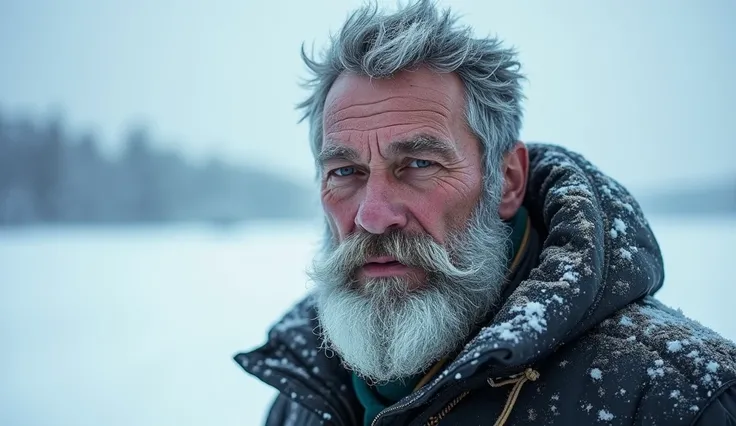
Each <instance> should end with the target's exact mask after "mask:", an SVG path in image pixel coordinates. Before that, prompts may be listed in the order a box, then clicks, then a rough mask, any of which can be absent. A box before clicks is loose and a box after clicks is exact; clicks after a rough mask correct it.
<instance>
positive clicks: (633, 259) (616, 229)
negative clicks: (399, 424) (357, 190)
mask: <svg viewBox="0 0 736 426" xmlns="http://www.w3.org/2000/svg"><path fill="white" fill-rule="evenodd" d="M527 147H528V149H529V155H530V171H529V180H528V183H527V195H526V198H525V201H524V204H525V206H526V207H527V210H528V211H529V214H530V218H531V221H532V224H533V226H534V228H535V229H536V230H537V232H538V233H539V236H540V242H541V251H540V252H539V262H538V264H537V265H536V267H534V268H533V269H532V270H531V272H530V273H529V276H528V277H527V278H526V279H524V280H522V281H521V282H520V283H519V284H518V286H517V287H516V288H515V289H511V290H512V291H510V296H509V297H508V298H507V299H506V300H505V301H504V303H503V304H502V306H501V307H500V308H499V310H498V312H497V313H496V315H495V316H494V317H493V320H492V321H491V322H490V324H488V325H487V326H486V327H484V328H483V329H481V331H480V332H479V333H478V334H477V335H476V336H475V337H474V338H473V339H472V340H470V341H469V342H468V343H467V345H466V346H465V347H464V349H463V350H462V351H461V352H460V354H459V355H458V356H457V357H456V358H455V360H454V361H453V362H452V363H450V364H449V365H448V366H447V368H446V369H445V371H444V372H442V373H441V374H439V375H438V376H437V377H435V378H434V379H433V380H432V381H430V382H429V383H428V384H426V385H425V386H424V387H423V388H422V389H420V390H419V391H418V392H417V393H415V394H414V395H412V396H411V398H412V402H417V403H418V402H421V401H422V400H423V399H425V398H427V397H428V396H429V395H430V393H431V392H430V390H431V389H434V388H437V387H439V386H442V385H444V384H445V383H446V382H447V381H449V380H457V379H458V378H466V377H471V376H473V375H474V374H475V373H476V371H478V370H479V369H482V370H483V373H484V375H485V376H488V375H492V376H496V377H501V376H504V375H507V374H513V373H518V372H519V371H521V370H522V369H523V368H524V367H526V366H529V365H532V364H534V363H535V362H536V361H538V360H540V359H543V358H545V357H546V356H548V355H549V354H550V353H551V352H553V351H554V350H555V349H556V348H557V347H558V346H559V345H561V344H564V343H566V342H569V341H571V340H574V339H575V338H577V337H579V336H580V335H581V334H582V333H584V332H586V331H587V330H589V329H590V328H591V327H594V326H596V325H597V324H599V323H600V322H601V321H603V320H604V319H606V318H607V317H609V316H611V315H612V314H613V313H614V312H616V311H618V310H620V309H621V308H623V307H625V306H626V305H628V304H630V303H631V302H633V301H635V300H638V299H640V298H642V297H644V296H647V295H653V294H654V293H655V292H656V291H657V290H659V288H660V287H661V286H662V283H663V280H664V271H663V262H662V256H661V252H660V249H659V246H658V244H657V242H656V240H655V238H654V235H653V233H652V231H651V229H650V227H649V224H648V223H647V221H646V220H645V218H644V215H643V213H642V210H641V208H640V206H639V205H638V203H637V202H636V201H635V200H634V199H633V197H632V196H631V194H629V192H628V191H626V189H624V188H623V187H622V186H621V185H620V184H619V183H618V182H616V181H615V180H614V179H612V178H610V177H608V176H606V175H604V174H603V173H601V172H600V171H599V170H598V169H597V168H596V167H594V166H593V165H592V164H591V163H589V162H588V161H587V160H586V159H584V158H583V157H582V156H580V155H578V154H576V153H573V152H570V151H568V150H566V149H563V148H561V147H559V146H554V145H547V144H528V145H527ZM318 327H319V324H318V322H317V320H316V313H315V310H314V306H313V303H312V302H311V300H310V298H307V299H305V300H304V301H303V302H301V303H300V304H299V305H298V306H296V307H295V309H294V310H293V311H291V312H290V313H289V314H287V315H286V317H285V318H283V319H282V320H281V321H280V322H279V323H278V324H277V325H276V326H275V327H274V328H273V329H272V330H271V331H270V333H269V340H268V342H267V343H266V344H265V345H264V346H263V347H261V348H259V349H257V350H255V351H253V352H250V353H242V354H238V355H236V357H235V359H236V361H237V362H238V363H239V364H240V365H241V366H242V367H243V368H244V369H245V370H246V371H248V372H250V373H251V374H254V375H256V376H258V377H259V378H260V379H261V380H263V381H264V382H266V383H268V384H271V385H273V386H274V387H276V388H278V389H280V390H281V392H282V393H284V394H286V395H290V394H291V395H292V398H294V399H301V400H303V403H304V404H306V405H308V406H310V408H312V409H313V410H314V411H315V412H317V413H322V415H324V416H325V419H327V417H330V418H332V417H333V416H336V415H337V416H340V417H341V418H342V420H343V423H351V419H350V417H353V415H354V414H353V413H346V412H345V411H344V409H342V411H340V408H339V407H335V406H336V405H344V406H347V407H351V406H355V405H354V404H356V401H355V399H354V398H355V397H354V395H353V394H352V392H346V390H347V389H345V388H346V387H347V386H349V383H350V382H349V373H348V372H346V371H345V370H344V369H343V368H341V367H340V363H339V360H338V359H337V357H336V356H334V355H333V354H331V353H329V354H325V353H324V351H320V350H318V348H320V342H319V340H318V337H317V333H315V332H314V331H315V330H316V329H317V328H318ZM315 394H316V395H321V396H323V398H322V400H324V401H328V403H327V404H325V403H324V402H315V401H318V400H319V399H318V398H314V395H315ZM339 400H342V403H339V402H335V401H339ZM330 401H333V403H330Z"/></svg>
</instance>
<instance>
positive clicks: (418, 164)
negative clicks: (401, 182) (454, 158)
mask: <svg viewBox="0 0 736 426" xmlns="http://www.w3.org/2000/svg"><path fill="white" fill-rule="evenodd" d="M433 164H434V162H432V161H429V160H412V162H411V163H409V167H413V168H417V169H423V168H425V167H429V166H431V165H433Z"/></svg>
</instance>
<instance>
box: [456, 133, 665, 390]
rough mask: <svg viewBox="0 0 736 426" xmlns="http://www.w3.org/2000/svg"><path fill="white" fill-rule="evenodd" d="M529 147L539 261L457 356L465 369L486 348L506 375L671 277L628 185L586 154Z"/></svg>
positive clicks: (530, 203)
mask: <svg viewBox="0 0 736 426" xmlns="http://www.w3.org/2000/svg"><path fill="white" fill-rule="evenodd" d="M528 148H529V157H530V158H529V160H530V172H529V180H528V184H527V185H528V188H527V196H526V199H525V201H524V204H525V205H526V207H527V209H528V210H529V212H530V216H531V217H532V223H533V224H534V226H535V228H536V229H537V230H538V232H539V234H540V239H541V242H542V247H541V252H540V255H539V263H538V264H537V266H536V267H535V268H533V269H532V270H531V272H530V274H529V276H528V277H527V279H525V280H523V281H521V282H520V284H519V285H518V287H517V288H516V289H514V290H513V292H511V295H510V296H509V298H508V299H506V301H505V302H504V304H503V306H502V307H501V308H500V310H499V312H498V313H497V314H496V316H495V317H494V319H493V321H492V322H491V324H490V325H488V326H487V327H485V328H483V329H482V330H481V332H480V333H479V334H478V335H477V336H476V337H475V338H474V339H473V340H472V341H471V342H469V343H468V345H467V346H466V348H465V349H464V350H463V352H462V354H461V355H460V356H459V357H458V358H457V359H456V360H455V362H454V364H455V366H457V367H458V368H460V367H462V366H464V368H462V370H463V371H458V372H459V373H461V375H472V374H473V373H474V372H475V370H476V369H477V368H476V367H477V366H479V365H481V362H477V363H474V362H472V361H471V362H468V361H470V360H472V359H476V358H480V357H481V355H483V354H485V355H487V356H488V358H489V359H490V360H492V361H493V364H494V365H495V368H493V370H498V371H499V375H502V374H500V373H502V372H503V371H504V370H507V369H510V370H518V369H519V368H514V367H521V366H525V365H530V364H533V363H534V362H535V361H537V360H539V359H542V358H545V357H546V356H547V355H548V354H549V353H550V352H552V351H554V350H555V349H556V348H557V347H558V346H559V345H561V344H564V343H566V342H568V341H571V340H574V339H576V338H577V337H579V336H580V335H581V334H583V333H585V332H586V331H587V330H589V329H590V328H592V327H594V326H596V325H597V324H599V323H600V322H601V321H603V320H604V319H606V318H607V317H609V316H610V315H612V314H613V313H614V312H616V311H618V310H620V309H622V308H624V307H625V306H627V305H628V304H630V303H631V302H633V301H635V300H639V299H641V298H642V297H644V296H648V295H654V294H655V293H656V292H657V291H658V290H659V289H660V288H661V286H662V284H663V281H664V267H663V261H662V254H661V251H660V249H659V245H658V244H657V241H656V239H655V237H654V234H653V232H652V230H651V228H650V227H649V224H648V222H647V221H646V219H645V218H644V214H643V212H642V210H641V207H640V206H639V204H638V203H637V202H636V200H634V198H633V197H632V196H631V194H630V193H629V192H628V191H627V190H626V189H625V188H624V187H623V186H621V185H620V184H619V183H618V182H616V181H615V180H614V179H612V178H611V177H609V176H606V175H604V174H603V173H602V172H601V171H599V170H598V169H597V168H596V167H594V166H593V165H592V164H591V163H590V162H588V161H587V160H586V159H584V158H583V157H582V156H581V155H579V154H576V153H573V152H570V151H568V150H566V149H563V148H561V147H558V146H553V145H546V144H529V146H528ZM483 358H485V357H483Z"/></svg>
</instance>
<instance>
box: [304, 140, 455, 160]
mask: <svg viewBox="0 0 736 426" xmlns="http://www.w3.org/2000/svg"><path fill="white" fill-rule="evenodd" d="M427 153H431V154H434V155H437V156H439V157H440V158H442V160H444V161H445V162H448V163H451V162H454V161H457V159H458V156H457V151H456V150H455V147H454V145H453V144H451V143H450V142H447V141H446V140H443V139H438V138H436V137H434V136H429V135H418V136H414V137H412V138H409V139H405V140H399V141H396V142H391V143H390V144H389V145H388V147H387V152H386V154H387V155H388V156H395V157H398V156H401V155H404V156H411V157H417V156H420V155H421V154H427ZM359 160H360V153H359V152H358V151H356V150H355V149H353V148H348V147H345V146H340V145H333V144H328V145H326V146H325V147H324V148H323V149H322V151H321V152H320V153H319V156H318V157H317V163H318V164H320V165H324V164H325V163H328V162H331V161H347V162H351V163H356V162H358V161H359Z"/></svg>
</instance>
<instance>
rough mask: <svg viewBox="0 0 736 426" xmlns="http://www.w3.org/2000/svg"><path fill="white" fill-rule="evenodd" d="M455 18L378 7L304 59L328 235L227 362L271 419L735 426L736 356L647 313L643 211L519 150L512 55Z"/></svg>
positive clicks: (713, 337) (586, 177)
mask: <svg viewBox="0 0 736 426" xmlns="http://www.w3.org/2000/svg"><path fill="white" fill-rule="evenodd" d="M455 22H456V21H455V19H454V18H453V17H452V15H450V14H449V12H442V13H440V12H438V11H437V10H435V8H434V6H433V5H432V4H430V2H429V1H419V2H416V3H414V4H411V5H408V6H405V7H402V8H400V9H399V10H398V11H397V12H394V13H386V12H380V11H379V10H378V8H377V7H375V6H366V7H364V8H361V9H359V10H357V11H356V12H355V13H354V14H352V15H351V16H350V18H349V19H348V20H347V21H346V22H345V24H344V26H343V28H342V29H341V31H340V32H339V33H337V34H336V35H335V36H334V37H332V39H331V43H330V45H329V48H328V49H327V50H326V52H325V55H324V57H323V58H321V59H319V60H314V59H310V58H308V57H307V56H306V55H304V59H305V61H306V63H307V65H308V66H309V68H310V69H311V71H312V72H313V73H314V76H313V79H312V80H311V82H310V84H309V87H310V88H311V90H312V92H311V95H310V96H309V98H308V99H306V100H305V101H304V102H303V103H302V104H301V105H300V107H301V108H303V109H304V111H305V118H306V119H307V120H308V121H309V125H310V128H311V143H312V149H313V152H314V155H315V160H316V164H317V167H318V170H319V176H320V179H321V197H322V204H323V207H324V213H325V218H326V222H327V235H326V238H325V241H324V246H323V247H322V249H321V250H320V252H319V254H318V256H317V257H316V258H315V261H314V265H313V267H312V268H311V270H310V274H311V277H312V278H313V280H314V282H315V289H314V292H313V293H312V294H310V295H309V297H308V298H307V299H305V300H304V301H303V302H301V303H300V304H298V305H297V306H296V307H295V308H294V309H293V310H292V311H291V312H289V313H288V314H287V315H286V316H285V317H284V318H283V319H282V320H281V321H280V322H279V323H278V324H277V325H275V326H274V328H273V329H272V330H271V331H270V333H269V338H268V342H267V343H266V344H265V345H264V346H262V347H260V348H258V349H256V350H254V351H252V352H249V353H242V354H238V355H236V357H235V359H236V361H237V362H238V363H239V364H240V365H242V367H243V368H244V369H245V370H246V371H248V372H249V373H251V374H253V375H255V376H257V377H258V378H259V379H261V380H263V381H264V382H266V383H267V384H269V385H271V386H273V387H275V388H276V389H278V390H279V392H280V394H279V396H278V398H277V400H276V401H275V403H274V405H273V406H272V407H271V410H270V412H269V415H268V419H267V424H268V425H287V424H288V425H292V424H293V425H318V424H326V425H437V424H441V425H491V424H495V425H503V424H508V425H533V424H534V425H536V424H545V425H572V424H586V425H587V424H598V423H603V424H605V423H610V424H617V425H628V424H636V425H691V424H702V425H726V424H731V425H733V424H736V347H735V346H734V345H733V344H732V343H731V342H729V341H727V340H725V339H723V338H721V337H720V336H718V335H717V334H716V333H714V332H713V331H710V330H708V329H706V328H704V327H703V326H701V325H699V324H698V323H696V322H694V321H691V320H689V319H687V318H685V317H684V316H683V315H682V314H681V313H679V312H676V311H673V310H671V309H668V308H667V307H665V306H663V305H662V304H661V303H660V302H658V301H657V300H655V299H654V298H653V297H652V296H653V295H654V293H655V292H656V291H657V290H658V289H659V288H660V287H661V286H662V283H663V279H664V277H663V268H662V258H661V254H660V251H659V248H658V246H657V242H656V240H655V238H654V236H653V235H652V231H651V229H650V228H649V226H648V224H647V222H646V220H645V219H644V218H643V217H642V212H641V210H640V208H639V206H638V204H637V203H636V201H635V200H634V199H632V197H631V196H630V195H629V193H628V192H627V191H626V190H625V189H624V188H623V187H622V186H621V185H619V184H618V183H617V182H616V181H614V180H613V179H611V178H609V177H607V176H606V175H604V174H602V173H601V172H600V171H599V170H597V169H596V168H595V167H594V166H593V165H591V164H590V163H589V162H587V161H586V160H585V159H584V158H582V157H581V156H580V155H577V154H574V153H572V152H569V151H566V150H564V149H562V148H559V147H555V146H550V145H538V144H529V145H525V144H523V143H521V142H519V141H518V138H519V128H520V125H521V119H522V111H521V100H522V93H521V88H520V80H521V79H522V75H521V74H520V72H519V64H518V62H517V61H516V59H515V54H514V52H513V51H511V50H508V49H505V48H504V47H502V46H501V44H500V43H499V42H498V41H497V40H495V39H474V38H471V37H470V33H469V31H468V30H467V29H462V28H459V27H457V26H456V25H455ZM694 284H695V283H694Z"/></svg>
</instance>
